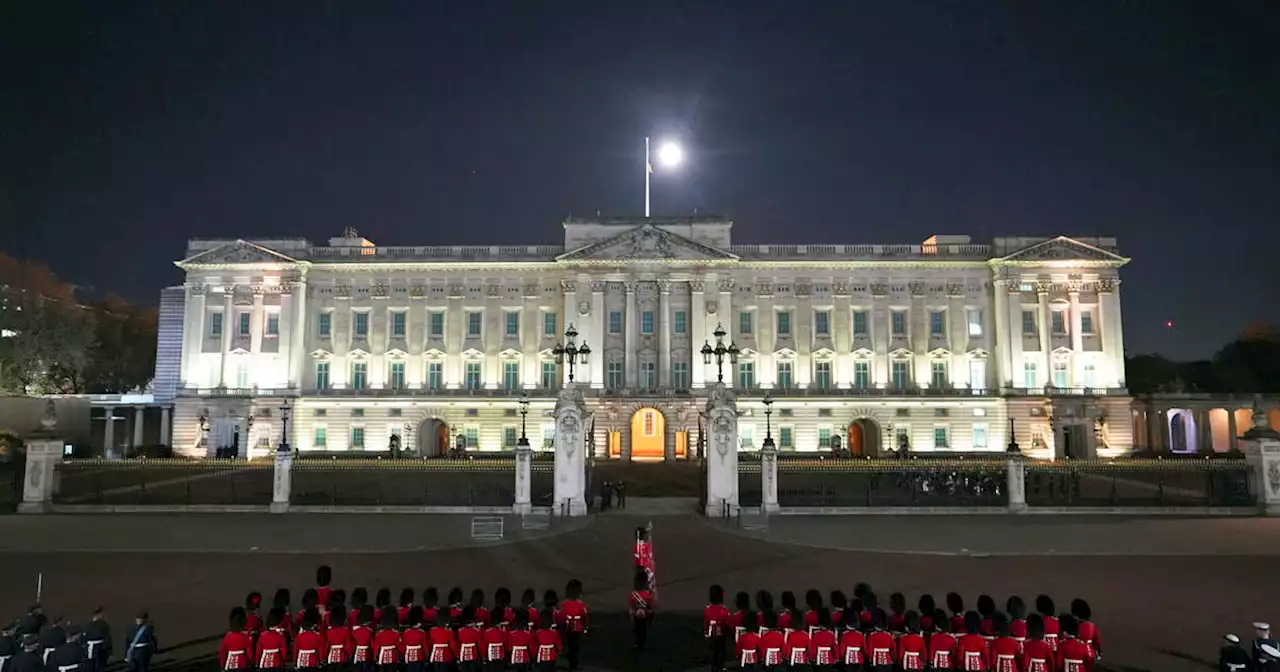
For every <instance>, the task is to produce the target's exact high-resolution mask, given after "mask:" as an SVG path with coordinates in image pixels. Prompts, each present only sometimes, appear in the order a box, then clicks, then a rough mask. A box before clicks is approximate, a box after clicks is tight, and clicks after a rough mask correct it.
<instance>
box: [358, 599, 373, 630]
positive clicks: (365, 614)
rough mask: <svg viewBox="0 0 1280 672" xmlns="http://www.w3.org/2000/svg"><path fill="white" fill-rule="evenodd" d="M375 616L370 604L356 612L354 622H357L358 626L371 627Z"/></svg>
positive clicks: (362, 606)
mask: <svg viewBox="0 0 1280 672" xmlns="http://www.w3.org/2000/svg"><path fill="white" fill-rule="evenodd" d="M376 616H377V614H376V612H374V610H373V605H372V604H364V605H361V606H360V608H359V609H357V610H356V621H357V622H359V624H360V625H364V626H368V627H373V625H374V623H373V619H374V618H375V617H376Z"/></svg>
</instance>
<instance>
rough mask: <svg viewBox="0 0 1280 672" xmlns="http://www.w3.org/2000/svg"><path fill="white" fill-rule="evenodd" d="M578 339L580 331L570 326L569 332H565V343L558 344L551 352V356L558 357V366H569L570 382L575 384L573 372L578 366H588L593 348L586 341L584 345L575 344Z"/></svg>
mask: <svg viewBox="0 0 1280 672" xmlns="http://www.w3.org/2000/svg"><path fill="white" fill-rule="evenodd" d="M576 338H578V330H577V329H574V328H573V325H572V324H570V325H569V329H568V331H565V332H564V339H565V340H564V343H556V347H555V348H554V349H552V350H551V354H553V355H555V356H556V364H568V365H569V382H570V383H572V382H573V370H574V367H575V366H576V365H577V364H586V363H587V356H588V355H590V354H591V348H590V347H589V346H587V344H586V342H585V341H584V342H583V343H582V345H578V344H577V343H575V342H574V339H576Z"/></svg>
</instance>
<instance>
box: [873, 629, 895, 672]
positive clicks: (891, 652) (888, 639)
mask: <svg viewBox="0 0 1280 672" xmlns="http://www.w3.org/2000/svg"><path fill="white" fill-rule="evenodd" d="M897 660H898V643H897V642H895V641H894V640H893V635H892V634H890V633H888V632H885V631H884V630H876V631H874V632H871V633H868V634H867V665H868V666H870V667H874V666H877V665H893V664H894V662H896V661H897Z"/></svg>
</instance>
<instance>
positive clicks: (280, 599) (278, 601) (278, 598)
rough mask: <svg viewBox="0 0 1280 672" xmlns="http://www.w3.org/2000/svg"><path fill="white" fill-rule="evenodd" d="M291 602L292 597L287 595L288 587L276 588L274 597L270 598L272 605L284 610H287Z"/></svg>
mask: <svg viewBox="0 0 1280 672" xmlns="http://www.w3.org/2000/svg"><path fill="white" fill-rule="evenodd" d="M292 603H293V598H292V597H291V596H290V595H289V589H288V588H281V589H280V590H277V591H276V594H275V597H273V598H271V606H272V607H280V608H281V609H284V610H285V611H288V610H289V607H290V605H292Z"/></svg>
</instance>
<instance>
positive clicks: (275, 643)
mask: <svg viewBox="0 0 1280 672" xmlns="http://www.w3.org/2000/svg"><path fill="white" fill-rule="evenodd" d="M254 659H255V661H256V662H257V664H256V665H255V667H257V668H258V669H259V670H278V669H281V668H283V667H284V661H286V660H288V659H289V641H288V640H287V639H285V636H284V633H283V632H280V631H279V630H276V629H274V628H273V629H271V630H267V631H265V632H263V633H262V634H261V635H258V648H257V650H256V651H255V653H254Z"/></svg>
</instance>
